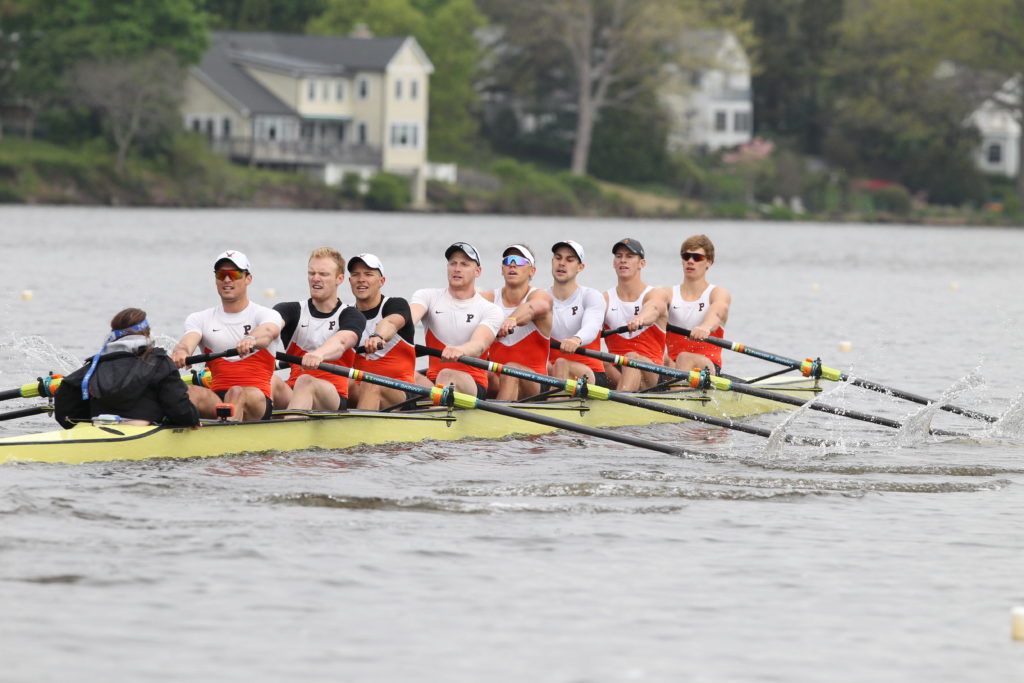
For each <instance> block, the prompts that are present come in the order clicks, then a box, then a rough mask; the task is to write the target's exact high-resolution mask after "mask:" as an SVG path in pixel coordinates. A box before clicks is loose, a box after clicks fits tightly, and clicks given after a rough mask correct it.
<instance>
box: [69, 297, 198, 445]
mask: <svg viewBox="0 0 1024 683" xmlns="http://www.w3.org/2000/svg"><path fill="white" fill-rule="evenodd" d="M110 330H111V331H110V335H109V336H108V337H107V339H106V341H105V342H103V346H102V347H101V348H100V350H99V352H98V353H97V354H96V355H95V356H93V357H92V359H91V360H89V361H88V362H87V363H86V364H85V365H84V366H82V367H81V368H79V369H78V370H75V371H74V372H72V373H71V374H70V375H68V376H67V377H65V378H64V379H63V380H62V381H61V383H60V386H59V387H58V388H57V393H56V394H55V395H54V399H53V416H54V418H56V420H57V422H58V423H60V426H62V427H64V428H65V429H70V428H71V427H73V426H74V425H75V423H76V422H82V421H87V420H90V419H92V418H94V417H97V416H100V415H116V416H118V417H119V418H120V422H121V423H128V424H143V425H148V424H168V425H177V426H182V427H195V426H198V425H199V411H198V410H196V407H195V406H194V405H193V404H192V402H191V401H189V400H188V390H187V389H186V388H185V383H184V382H182V381H181V376H180V375H179V374H178V368H177V367H176V366H175V364H174V362H172V361H171V359H170V358H169V357H168V356H167V352H166V351H164V350H163V349H162V348H160V347H154V346H153V338H152V336H151V335H150V329H149V321H148V320H147V319H146V312H145V311H143V310H142V309H139V308H126V309H124V310H123V311H121V312H120V313H118V314H117V315H115V316H114V317H113V319H111V321H110Z"/></svg>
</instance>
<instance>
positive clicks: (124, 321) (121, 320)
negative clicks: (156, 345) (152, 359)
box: [110, 308, 153, 360]
mask: <svg viewBox="0 0 1024 683" xmlns="http://www.w3.org/2000/svg"><path fill="white" fill-rule="evenodd" d="M145 319H146V312H145V311H144V310H142V309H141V308H126V309H124V310H123V311H121V312H119V313H118V314H117V315H115V316H114V317H113V318H111V319H110V329H111V330H112V331H113V330H123V329H125V328H128V327H131V326H132V325H138V324H139V323H141V322H142V321H143V320H145ZM139 334H141V335H142V336H144V337H149V336H150V335H149V327H147V328H146V329H145V330H143V331H142V332H140V333H139ZM152 351H153V342H152V341H150V342H149V344H148V345H147V346H146V348H145V350H144V351H142V353H140V354H139V358H141V359H142V360H146V359H148V358H149V354H150V353H151V352H152Z"/></svg>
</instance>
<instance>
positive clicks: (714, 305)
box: [690, 287, 732, 340]
mask: <svg viewBox="0 0 1024 683" xmlns="http://www.w3.org/2000/svg"><path fill="white" fill-rule="evenodd" d="M731 303H732V294H730V293H729V290H727V289H722V288H721V287H715V288H714V289H713V290H711V305H710V306H708V312H707V313H706V314H705V315H704V319H703V320H701V321H700V324H699V325H695V326H694V327H693V329H692V330H690V338H691V339H697V340H701V339H707V338H708V337H709V336H710V335H711V333H712V332H714V331H715V330H717V329H718V328H719V327H724V326H725V323H726V321H728V319H729V305H730V304H731Z"/></svg>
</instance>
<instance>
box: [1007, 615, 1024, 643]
mask: <svg viewBox="0 0 1024 683" xmlns="http://www.w3.org/2000/svg"><path fill="white" fill-rule="evenodd" d="M1010 615H1011V623H1012V626H1011V633H1012V634H1013V639H1014V640H1024V607H1014V608H1013V610H1011V612H1010Z"/></svg>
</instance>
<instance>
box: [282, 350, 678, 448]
mask: <svg viewBox="0 0 1024 683" xmlns="http://www.w3.org/2000/svg"><path fill="white" fill-rule="evenodd" d="M277 358H278V360H283V361H285V362H288V363H294V364H296V365H298V364H301V363H302V358H301V357H299V356H293V355H291V354H287V353H280V352H278V353H277ZM319 369H320V370H323V371H325V372H330V373H333V374H336V375H341V376H342V377H350V378H352V379H359V380H363V381H367V382H370V383H372V384H380V385H381V386H386V387H391V388H393V389H401V390H402V391H407V392H409V393H415V394H419V395H421V396H431V395H432V394H433V392H434V391H435V390H434V389H430V388H428V387H421V386H420V385H418V384H411V383H409V382H403V381H401V380H397V379H392V378H391V377H382V376H380V375H374V374H372V373H369V372H363V371H362V370H353V369H352V368H347V367H345V366H343V365H335V364H333V363H321V364H320V365H319ZM455 398H456V405H460V406H461V407H467V408H475V409H477V410H483V411H484V412H489V413H495V414H498V415H504V416H506V417H511V418H514V419H517V420H524V421H526V422H535V423H537V424H542V425H545V426H548V427H553V428H554V429H562V430H565V431H569V432H579V433H581V434H586V435H588V436H594V437H597V438H600V439H606V440H608V441H615V442H618V443H622V444H626V445H628V446H637V447H639V448H647V449H649V450H654V451H659V452H661V453H668V454H669V455H688V453H686V451H683V450H681V449H679V448H675V447H674V446H669V445H667V444H660V443H657V442H654V441H647V440H646V439H639V438H636V437H633V436H629V435H628V434H620V433H618V432H612V431H609V430H606V429H597V428H595V427H588V426H586V425H580V424H576V423H575V422H568V421H566V420H559V419H556V418H553V417H548V416H546V415H537V414H535V413H530V412H527V411H526V410H523V409H521V408H511V407H508V406H504V405H500V404H495V403H491V402H489V401H481V400H480V399H478V398H476V397H474V396H468V395H465V394H459V393H455Z"/></svg>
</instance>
